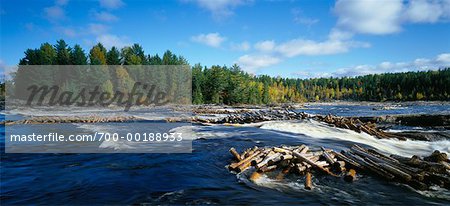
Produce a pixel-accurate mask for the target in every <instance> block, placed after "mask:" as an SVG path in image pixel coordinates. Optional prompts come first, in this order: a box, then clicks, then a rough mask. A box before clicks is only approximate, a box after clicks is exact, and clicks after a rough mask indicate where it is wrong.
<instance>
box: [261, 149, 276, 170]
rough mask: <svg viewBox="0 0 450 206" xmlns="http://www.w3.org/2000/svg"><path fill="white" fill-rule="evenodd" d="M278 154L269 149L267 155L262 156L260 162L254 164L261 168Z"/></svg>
mask: <svg viewBox="0 0 450 206" xmlns="http://www.w3.org/2000/svg"><path fill="white" fill-rule="evenodd" d="M280 155H281V154H280V153H275V152H273V151H270V152H269V153H268V154H267V156H266V157H265V158H264V160H263V161H261V162H260V163H258V164H257V165H256V168H261V167H263V166H264V165H267V164H269V161H270V160H273V159H275V158H277V157H278V156H280Z"/></svg>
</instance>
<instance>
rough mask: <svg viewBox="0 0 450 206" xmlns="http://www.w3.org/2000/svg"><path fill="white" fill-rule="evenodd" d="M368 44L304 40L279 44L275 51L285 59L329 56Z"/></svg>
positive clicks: (334, 40)
mask: <svg viewBox="0 0 450 206" xmlns="http://www.w3.org/2000/svg"><path fill="white" fill-rule="evenodd" d="M369 46H370V45H369V44H368V43H364V42H356V41H342V40H336V39H329V40H326V41H323V42H316V41H312V40H305V39H293V40H290V41H288V42H285V43H283V44H280V45H279V46H277V47H276V48H275V49H276V51H278V52H280V53H281V54H282V55H284V56H286V57H294V56H298V55H330V54H339V53H345V52H348V50H349V49H350V48H358V47H369Z"/></svg>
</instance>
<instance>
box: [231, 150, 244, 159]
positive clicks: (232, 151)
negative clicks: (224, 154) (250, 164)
mask: <svg viewBox="0 0 450 206" xmlns="http://www.w3.org/2000/svg"><path fill="white" fill-rule="evenodd" d="M230 153H231V154H232V155H233V156H234V158H235V159H236V160H237V161H241V160H242V158H241V155H240V154H239V153H238V152H237V151H236V149H234V147H232V148H230Z"/></svg>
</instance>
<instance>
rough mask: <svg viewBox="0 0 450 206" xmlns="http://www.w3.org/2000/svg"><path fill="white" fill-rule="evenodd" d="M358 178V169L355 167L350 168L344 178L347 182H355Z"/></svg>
mask: <svg viewBox="0 0 450 206" xmlns="http://www.w3.org/2000/svg"><path fill="white" fill-rule="evenodd" d="M355 179H356V171H355V170H354V169H350V170H349V171H348V172H347V173H346V174H345V176H344V180H345V181H347V182H353V181H355Z"/></svg>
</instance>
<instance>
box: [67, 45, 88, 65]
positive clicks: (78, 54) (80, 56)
mask: <svg viewBox="0 0 450 206" xmlns="http://www.w3.org/2000/svg"><path fill="white" fill-rule="evenodd" d="M70 59H71V64H72V65H86V64H87V57H86V54H85V53H84V50H83V49H82V48H81V46H80V45H78V44H75V46H74V47H73V49H72V52H71V53H70Z"/></svg>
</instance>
